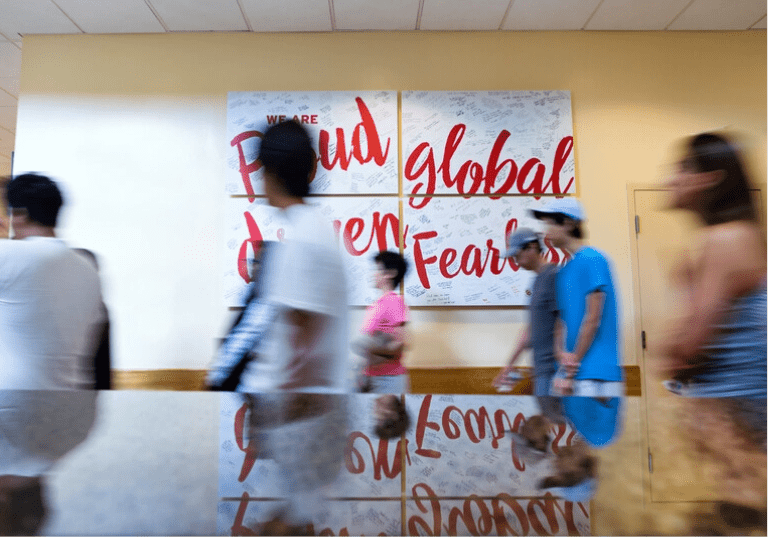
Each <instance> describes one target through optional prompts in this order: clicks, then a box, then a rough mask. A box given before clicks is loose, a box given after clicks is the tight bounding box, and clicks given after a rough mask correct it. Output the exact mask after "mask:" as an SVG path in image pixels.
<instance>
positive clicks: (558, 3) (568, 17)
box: [502, 0, 600, 30]
mask: <svg viewBox="0 0 768 537" xmlns="http://www.w3.org/2000/svg"><path fill="white" fill-rule="evenodd" d="M599 3H600V0H514V2H512V7H511V8H510V9H509V13H507V19H506V20H505V21H504V26H503V28H502V30H581V29H582V28H583V27H584V24H585V23H586V22H587V21H588V20H589V17H590V16H591V15H592V13H593V12H594V11H595V8H596V7H597V5H598V4H599Z"/></svg>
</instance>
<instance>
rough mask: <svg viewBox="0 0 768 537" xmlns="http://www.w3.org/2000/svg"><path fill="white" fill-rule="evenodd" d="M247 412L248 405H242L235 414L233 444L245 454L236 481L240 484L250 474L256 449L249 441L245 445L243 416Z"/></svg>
mask: <svg viewBox="0 0 768 537" xmlns="http://www.w3.org/2000/svg"><path fill="white" fill-rule="evenodd" d="M247 411H248V405H247V404H246V403H243V406H241V407H240V409H239V410H238V411H237V412H236V413H235V442H236V443H237V447H238V448H240V451H242V452H243V453H245V458H244V459H243V467H242V468H241V469H240V475H239V476H238V478H237V480H238V481H240V482H241V483H242V482H243V481H245V479H246V478H247V477H248V474H250V473H251V470H252V469H253V465H254V463H255V462H256V455H257V453H256V447H255V446H252V445H251V441H250V439H249V440H248V445H247V446H246V445H245V438H244V430H245V414H246V412H247Z"/></svg>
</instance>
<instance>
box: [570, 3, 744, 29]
mask: <svg viewBox="0 0 768 537" xmlns="http://www.w3.org/2000/svg"><path fill="white" fill-rule="evenodd" d="M689 2H690V0H642V1H641V2H638V1H637V0H604V1H603V3H602V4H600V7H599V8H598V9H597V11H596V12H595V14H594V16H593V17H592V19H590V21H589V22H588V23H587V25H586V28H585V29H586V30H663V29H664V28H666V27H667V25H669V23H670V22H672V21H673V20H674V18H675V17H676V16H677V15H678V14H679V13H680V12H681V11H682V10H683V9H685V6H687V5H688V3H689ZM753 22H754V21H753Z"/></svg>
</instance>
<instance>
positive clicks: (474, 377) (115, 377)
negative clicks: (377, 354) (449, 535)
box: [112, 365, 642, 397]
mask: <svg viewBox="0 0 768 537" xmlns="http://www.w3.org/2000/svg"><path fill="white" fill-rule="evenodd" d="M499 370H500V368H498V367H449V368H411V369H409V371H408V372H409V375H410V382H411V393H444V394H473V395H474V394H477V395H483V394H485V395H498V392H496V390H495V389H494V388H493V386H492V384H491V383H492V382H493V379H494V378H495V377H496V375H498V374H499ZM524 371H526V375H530V372H531V371H530V369H528V370H524ZM205 373H206V372H205V370H200V369H155V370H149V371H124V370H115V371H112V382H113V385H114V387H115V389H116V390H177V391H196V390H202V389H204V386H205ZM624 378H625V381H626V393H627V395H628V396H631V397H638V396H640V395H641V393H642V390H641V375H640V368H639V367H638V366H634V365H632V366H625V367H624ZM508 393H509V394H510V395H532V394H533V384H532V383H531V380H530V378H528V376H526V378H524V379H523V380H522V381H521V382H520V383H519V384H518V385H517V386H516V387H515V389H514V390H513V391H512V392H508Z"/></svg>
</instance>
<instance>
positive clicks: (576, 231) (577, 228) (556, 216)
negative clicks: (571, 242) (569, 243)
mask: <svg viewBox="0 0 768 537" xmlns="http://www.w3.org/2000/svg"><path fill="white" fill-rule="evenodd" d="M544 217H545V218H551V219H552V220H554V221H555V223H556V224H557V225H558V226H562V225H563V224H564V223H565V222H566V221H568V222H573V224H574V225H573V228H572V229H571V230H570V231H569V234H570V235H571V237H574V238H576V239H583V238H584V231H583V230H582V229H581V221H580V220H574V219H573V218H571V217H570V216H568V215H565V214H563V213H550V214H546V215H544Z"/></svg>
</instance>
